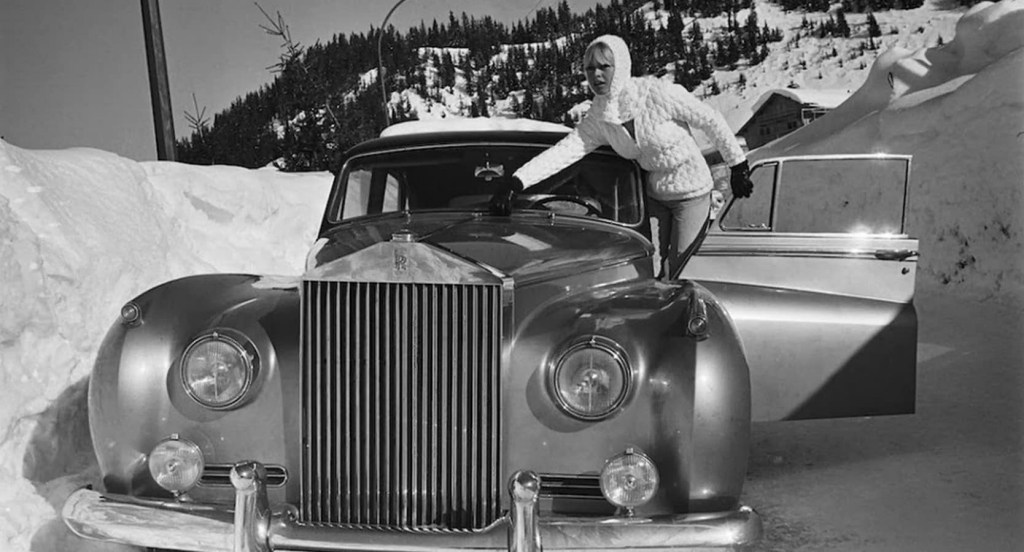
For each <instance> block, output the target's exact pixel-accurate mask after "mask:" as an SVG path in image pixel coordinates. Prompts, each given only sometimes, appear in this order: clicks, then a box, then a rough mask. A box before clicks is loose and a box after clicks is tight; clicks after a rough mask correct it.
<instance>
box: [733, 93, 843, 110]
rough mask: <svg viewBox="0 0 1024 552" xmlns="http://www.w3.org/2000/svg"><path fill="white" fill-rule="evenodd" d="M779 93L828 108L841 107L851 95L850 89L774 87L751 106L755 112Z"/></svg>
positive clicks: (794, 99)
mask: <svg viewBox="0 0 1024 552" xmlns="http://www.w3.org/2000/svg"><path fill="white" fill-rule="evenodd" d="M776 94H778V95H779V96H782V97H784V98H789V99H791V100H793V101H794V102H797V103H801V104H808V105H816V106H818V107H824V108H826V109H835V108H837V107H839V104H841V103H843V102H845V101H846V100H847V99H848V98H849V97H850V91H849V90H838V89H832V90H810V89H807V88H773V89H771V90H769V91H767V92H765V93H764V94H761V97H760V98H758V99H757V102H755V103H754V106H753V107H752V108H750V110H751V111H753V112H754V113H755V114H756V113H757V111H758V110H759V109H761V107H762V106H764V104H765V103H767V102H768V100H769V99H770V98H771V97H772V96H774V95H776Z"/></svg>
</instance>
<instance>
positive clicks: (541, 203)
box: [526, 195, 602, 217]
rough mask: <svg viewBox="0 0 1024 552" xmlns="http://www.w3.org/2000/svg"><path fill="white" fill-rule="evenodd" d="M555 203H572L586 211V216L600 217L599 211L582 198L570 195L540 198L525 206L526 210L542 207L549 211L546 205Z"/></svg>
mask: <svg viewBox="0 0 1024 552" xmlns="http://www.w3.org/2000/svg"><path fill="white" fill-rule="evenodd" d="M556 201H565V202H567V203H574V204H576V205H579V206H580V207H583V208H585V209H586V210H587V212H586V213H585V214H586V215H587V216H595V217H601V216H602V213H601V211H599V210H598V209H597V207H594V206H593V205H591V204H590V203H587V201H586V200H585V199H583V198H582V197H577V196H571V195H551V196H548V197H542V198H540V199H538V200H536V201H531V202H530V204H529V205H527V206H526V208H527V209H535V208H538V207H544V208H545V209H548V210H550V208H548V207H547V205H548V204H549V203H554V202H556Z"/></svg>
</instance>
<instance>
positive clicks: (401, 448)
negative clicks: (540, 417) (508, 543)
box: [301, 281, 502, 530]
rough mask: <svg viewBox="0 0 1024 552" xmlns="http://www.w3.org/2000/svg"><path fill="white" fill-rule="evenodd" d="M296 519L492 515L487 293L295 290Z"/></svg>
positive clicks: (495, 454) (488, 519)
mask: <svg viewBox="0 0 1024 552" xmlns="http://www.w3.org/2000/svg"><path fill="white" fill-rule="evenodd" d="M302 292H303V300H302V309H303V313H302V345H301V347H302V400H303V406H302V408H303V427H304V432H305V433H304V435H303V440H304V444H305V448H304V453H305V454H304V457H303V466H302V469H303V473H302V476H303V477H302V485H303V487H302V508H301V518H302V519H301V520H302V521H303V522H308V523H326V524H346V525H348V524H354V525H369V526H378V527H395V528H434V529H443V530H466V529H477V528H482V527H486V526H487V525H489V524H490V523H492V522H493V521H495V520H496V519H497V518H498V517H499V515H500V492H501V489H500V481H499V477H500V475H499V474H500V473H501V470H500V454H499V452H500V441H501V434H502V432H501V428H500V416H499V413H500V406H501V405H500V400H501V393H500V358H501V330H502V328H501V323H502V322H501V321H502V316H501V287H500V286H498V285H465V284H418V283H417V284H409V283H363V282H335V281H306V282H304V284H303V289H302Z"/></svg>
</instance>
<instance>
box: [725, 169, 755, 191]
mask: <svg viewBox="0 0 1024 552" xmlns="http://www.w3.org/2000/svg"><path fill="white" fill-rule="evenodd" d="M729 184H730V187H732V195H733V196H735V197H750V193H751V192H753V191H754V183H753V182H751V181H750V165H749V164H748V163H747V162H746V161H744V162H742V163H738V164H736V165H733V167H732V177H731V178H730V180H729Z"/></svg>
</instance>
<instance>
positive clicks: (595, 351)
mask: <svg viewBox="0 0 1024 552" xmlns="http://www.w3.org/2000/svg"><path fill="white" fill-rule="evenodd" d="M552 374H553V375H552V378H553V383H554V392H555V393H554V394H555V399H556V401H557V402H558V405H559V406H560V407H561V408H562V410H564V411H565V412H566V413H568V414H570V415H572V416H575V417H577V418H580V419H583V420H600V419H602V418H606V417H608V416H610V415H611V414H612V413H613V412H615V410H616V409H617V408H618V407H619V406H620V405H621V404H622V401H624V400H625V398H626V393H627V392H628V391H629V387H630V382H631V379H632V378H631V374H630V367H629V361H628V360H627V358H626V354H625V351H623V350H622V348H621V347H620V346H619V345H618V344H617V343H615V342H614V341H612V340H611V339H608V338H606V337H601V336H597V335H594V336H588V337H585V338H583V339H579V340H576V341H574V342H573V343H571V344H570V345H569V346H568V347H567V348H566V349H565V351H563V352H562V354H561V355H560V356H559V357H558V358H557V360H555V363H554V370H553V371H552Z"/></svg>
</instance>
